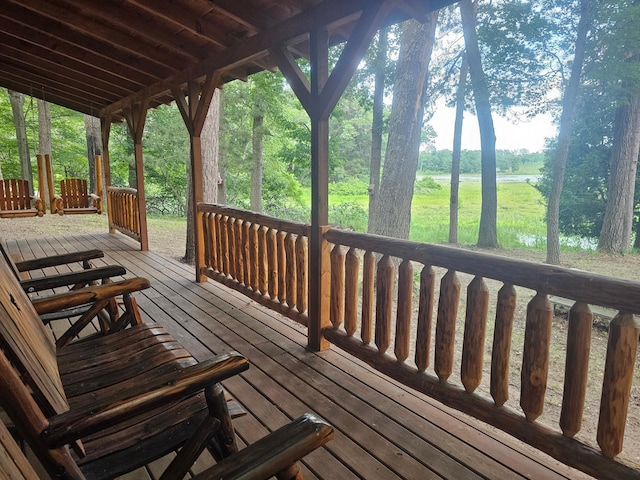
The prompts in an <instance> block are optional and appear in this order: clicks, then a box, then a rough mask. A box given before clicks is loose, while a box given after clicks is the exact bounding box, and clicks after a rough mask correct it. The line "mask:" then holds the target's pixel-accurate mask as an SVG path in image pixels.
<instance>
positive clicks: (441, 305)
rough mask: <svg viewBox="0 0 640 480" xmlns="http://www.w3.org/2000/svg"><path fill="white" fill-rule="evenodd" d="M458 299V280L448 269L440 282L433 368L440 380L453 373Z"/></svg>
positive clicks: (456, 275)
mask: <svg viewBox="0 0 640 480" xmlns="http://www.w3.org/2000/svg"><path fill="white" fill-rule="evenodd" d="M459 301H460V280H459V279H458V274H457V273H456V272H455V270H449V271H448V272H447V273H446V274H445V276H444V277H442V281H441V282H440V299H439V300H438V319H437V320H436V343H435V359H434V360H435V361H434V369H435V372H436V375H437V376H438V378H439V379H440V381H441V382H444V381H446V380H447V378H449V377H450V376H451V373H453V353H454V347H455V338H456V319H457V317H458V303H459Z"/></svg>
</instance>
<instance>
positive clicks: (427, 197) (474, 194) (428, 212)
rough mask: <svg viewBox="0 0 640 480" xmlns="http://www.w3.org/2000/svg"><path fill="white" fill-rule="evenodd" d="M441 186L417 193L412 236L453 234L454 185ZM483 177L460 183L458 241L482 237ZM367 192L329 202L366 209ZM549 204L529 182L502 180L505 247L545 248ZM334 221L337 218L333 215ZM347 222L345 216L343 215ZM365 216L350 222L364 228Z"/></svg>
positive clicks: (431, 238)
mask: <svg viewBox="0 0 640 480" xmlns="http://www.w3.org/2000/svg"><path fill="white" fill-rule="evenodd" d="M440 185H441V187H442V188H441V189H439V190H433V191H431V192H429V193H427V194H421V195H415V196H414V197H413V204H412V210H411V233H410V238H411V240H415V241H420V242H430V243H443V242H446V241H447V240H448V238H449V196H450V193H451V191H450V186H449V184H448V183H441V184H440ZM480 188H481V185H480V181H466V182H462V183H461V184H460V191H459V205H460V208H459V211H458V241H459V243H461V244H467V245H472V244H475V243H476V242H477V240H478V225H479V222H480V208H481V194H480ZM368 201H369V200H368V197H367V196H366V195H340V196H338V195H333V196H330V198H329V205H330V206H331V207H333V208H334V209H335V208H336V206H337V205H339V204H343V203H355V204H358V205H360V206H361V207H362V209H364V210H365V211H366V209H367V206H368ZM544 216H545V206H544V203H543V198H542V195H540V192H538V191H537V190H536V189H535V188H534V187H533V186H532V185H530V184H529V183H526V182H505V183H498V241H499V242H500V245H501V246H502V247H504V248H525V247H528V248H543V247H544V243H543V242H542V241H537V239H538V238H544V236H545V235H546V224H545V221H544ZM330 221H336V220H335V219H330ZM341 221H342V222H344V220H343V219H341ZM361 225H364V226H366V218H365V219H363V220H361V221H360V220H359V219H352V220H351V222H350V225H348V226H354V227H355V228H356V229H358V230H360V229H361V228H360V226H361Z"/></svg>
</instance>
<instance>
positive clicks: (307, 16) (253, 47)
mask: <svg viewBox="0 0 640 480" xmlns="http://www.w3.org/2000/svg"><path fill="white" fill-rule="evenodd" d="M369 4H370V2H369V1H368V0H353V1H350V2H344V1H343V0H326V1H325V2H322V3H321V4H319V5H317V6H316V7H314V8H311V9H309V10H307V11H305V12H303V13H301V14H299V15H296V16H294V17H291V18H289V19H287V20H285V21H283V22H281V23H280V24H278V25H275V26H274V27H273V28H270V29H269V30H266V31H264V32H261V33H258V34H256V35H254V36H253V37H249V38H247V39H245V40H243V41H242V42H239V43H237V44H235V45H232V46H231V47H229V48H228V49H226V50H224V51H222V52H218V53H216V54H214V55H212V56H210V57H209V58H207V59H205V60H203V61H202V62H200V63H198V64H196V65H194V66H192V67H190V68H187V69H185V70H183V71H181V72H179V73H177V74H175V75H172V76H170V77H168V78H166V79H165V80H162V81H160V82H157V83H155V84H153V85H150V86H149V87H147V88H145V89H143V90H140V91H139V92H136V93H135V94H133V95H130V96H128V97H126V98H123V99H121V100H119V101H118V102H115V103H114V104H112V105H109V106H108V107H106V108H105V109H104V111H103V112H102V114H107V113H117V112H118V111H120V110H122V109H123V108H124V107H126V106H128V105H132V104H135V103H136V102H138V101H140V100H142V99H145V98H153V97H155V96H156V95H158V94H160V93H163V92H165V91H167V90H170V89H171V87H172V86H174V85H184V84H185V83H186V82H187V81H189V80H191V79H197V78H200V77H202V76H204V75H206V74H207V73H208V72H213V71H217V70H228V69H230V68H235V67H237V66H238V65H239V64H241V63H246V62H248V61H252V60H255V59H256V58H259V57H260V56H262V55H264V53H265V52H266V51H267V50H268V49H269V48H272V47H279V46H281V45H287V44H289V43H292V42H294V43H295V41H296V40H297V39H299V38H300V37H302V36H306V35H307V34H308V32H309V31H310V30H312V29H315V28H320V27H324V26H327V25H331V24H332V23H334V22H337V21H339V20H341V19H343V18H345V17H348V16H351V15H353V14H357V13H358V12H359V11H361V10H362V9H363V8H366V7H367V6H368V5H369Z"/></svg>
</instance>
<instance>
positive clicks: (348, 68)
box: [269, 1, 388, 351]
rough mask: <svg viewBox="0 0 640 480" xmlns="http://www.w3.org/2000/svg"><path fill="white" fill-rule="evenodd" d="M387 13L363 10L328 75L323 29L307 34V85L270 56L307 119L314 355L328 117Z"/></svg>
mask: <svg viewBox="0 0 640 480" xmlns="http://www.w3.org/2000/svg"><path fill="white" fill-rule="evenodd" d="M387 13H388V10H387V7H384V2H383V1H373V2H371V3H370V4H369V5H367V7H366V9H365V10H363V11H362V14H361V15H360V19H359V20H358V24H357V25H356V27H355V28H354V30H353V32H352V34H351V37H350V38H349V41H348V42H347V44H346V46H345V48H344V50H343V51H342V54H341V55H340V58H339V59H338V62H337V63H336V65H335V67H334V69H333V71H332V72H331V75H329V60H328V58H329V38H328V33H327V30H326V29H324V28H317V29H314V30H312V31H311V32H310V38H309V43H310V49H309V50H310V61H311V80H310V81H309V79H307V77H306V76H305V75H304V73H303V72H302V71H301V70H300V67H299V66H298V64H297V63H296V61H295V59H294V58H293V55H292V54H291V52H290V51H289V50H288V49H287V48H286V46H280V47H276V48H271V49H270V50H269V52H270V54H271V56H272V57H273V58H274V59H275V60H276V62H277V64H278V68H280V70H281V71H282V73H283V74H284V76H285V77H286V78H287V81H288V82H289V85H290V86H291V89H292V90H293V91H294V92H295V94H296V96H297V97H298V100H299V101H300V103H301V104H302V106H303V107H304V109H305V110H306V111H307V114H308V115H309V118H310V119H311V231H310V235H309V337H308V346H309V348H310V349H311V350H315V351H320V350H325V349H327V348H329V342H328V341H327V340H326V339H325V338H324V336H323V334H322V329H323V328H324V327H327V326H329V324H330V321H329V317H330V311H329V308H330V290H331V260H330V255H331V249H330V246H329V245H328V244H327V242H326V240H324V233H325V232H326V231H327V230H328V229H329V227H328V223H329V218H328V210H329V188H328V183H329V115H331V112H332V111H333V109H334V108H335V106H336V104H337V103H338V100H339V99H340V97H341V96H342V93H343V92H344V89H345V88H346V86H347V84H348V83H349V80H350V79H351V77H352V76H353V73H354V72H355V70H356V68H357V66H358V63H359V62H360V59H361V58H362V56H363V55H364V53H365V52H366V50H367V48H368V47H369V44H370V43H371V40H372V39H373V37H374V35H375V33H376V31H377V30H378V28H379V27H380V25H381V22H382V20H383V19H384V17H385V16H386V14H387Z"/></svg>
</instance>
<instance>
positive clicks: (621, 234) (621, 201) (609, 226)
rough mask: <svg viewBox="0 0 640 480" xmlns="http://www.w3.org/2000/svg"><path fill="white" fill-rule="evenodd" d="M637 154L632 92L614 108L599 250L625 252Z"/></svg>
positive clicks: (637, 113)
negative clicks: (605, 200) (611, 145)
mask: <svg viewBox="0 0 640 480" xmlns="http://www.w3.org/2000/svg"><path fill="white" fill-rule="evenodd" d="M639 151H640V95H638V94H637V93H633V94H630V95H629V100H628V101H627V102H626V103H623V104H620V105H619V106H618V107H617V109H616V117H615V121H614V126H613V148H612V150H611V159H610V167H609V187H608V194H607V206H606V208H605V211H604V218H603V222H602V231H601V232H600V239H599V241H598V250H600V251H603V252H625V251H627V250H629V247H630V244H631V227H632V224H633V207H634V193H635V185H636V170H637V165H638V153H639Z"/></svg>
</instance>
